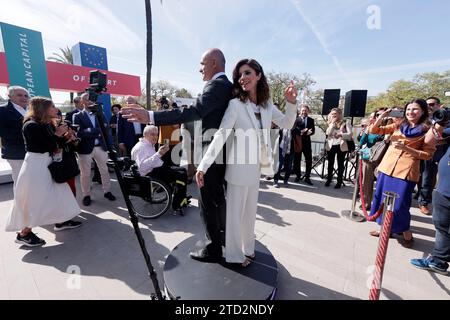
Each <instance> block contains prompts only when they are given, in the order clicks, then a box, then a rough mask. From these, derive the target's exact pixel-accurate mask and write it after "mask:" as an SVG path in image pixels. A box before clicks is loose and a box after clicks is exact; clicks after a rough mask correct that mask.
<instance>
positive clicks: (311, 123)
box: [293, 117, 316, 146]
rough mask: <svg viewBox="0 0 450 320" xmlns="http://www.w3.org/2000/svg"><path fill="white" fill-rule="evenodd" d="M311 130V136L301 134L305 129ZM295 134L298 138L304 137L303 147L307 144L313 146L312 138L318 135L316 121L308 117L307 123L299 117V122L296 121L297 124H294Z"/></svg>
mask: <svg viewBox="0 0 450 320" xmlns="http://www.w3.org/2000/svg"><path fill="white" fill-rule="evenodd" d="M306 128H308V129H311V130H312V133H311V134H310V135H307V134H301V132H302V130H303V129H306ZM293 133H294V134H295V135H297V136H301V137H302V144H303V146H304V145H305V144H311V136H312V135H313V134H314V133H316V125H315V124H314V119H313V118H310V117H307V118H306V123H305V121H304V120H303V119H302V117H298V118H297V120H295V124H294V130H293Z"/></svg>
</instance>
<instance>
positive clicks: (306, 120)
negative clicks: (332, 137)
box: [293, 105, 316, 186]
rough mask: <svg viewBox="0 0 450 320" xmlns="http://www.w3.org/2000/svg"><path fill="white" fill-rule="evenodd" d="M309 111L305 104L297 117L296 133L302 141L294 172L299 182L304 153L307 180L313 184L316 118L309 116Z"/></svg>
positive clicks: (295, 160) (296, 154)
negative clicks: (311, 177)
mask: <svg viewBox="0 0 450 320" xmlns="http://www.w3.org/2000/svg"><path fill="white" fill-rule="evenodd" d="M309 112H310V109H309V107H308V106H307V105H303V106H302V107H301V109H300V116H299V117H298V118H297V120H296V121H295V125H294V130H293V132H294V135H296V136H297V137H300V138H301V141H302V147H301V152H298V153H297V152H296V153H295V156H294V173H295V174H296V175H297V177H296V178H295V182H299V181H300V179H301V177H300V166H301V161H302V153H303V154H304V155H305V162H306V172H305V182H306V183H307V184H309V185H311V186H312V185H313V183H312V182H311V179H310V176H311V167H312V150H311V136H312V135H313V134H314V133H315V132H316V129H315V128H316V126H315V124H314V119H313V118H310V117H309V116H308V115H309Z"/></svg>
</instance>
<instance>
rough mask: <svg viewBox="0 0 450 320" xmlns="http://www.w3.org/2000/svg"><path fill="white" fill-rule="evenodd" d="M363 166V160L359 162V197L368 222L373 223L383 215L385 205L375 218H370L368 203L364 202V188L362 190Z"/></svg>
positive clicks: (382, 205)
mask: <svg viewBox="0 0 450 320" xmlns="http://www.w3.org/2000/svg"><path fill="white" fill-rule="evenodd" d="M362 164H363V162H362V159H360V160H359V197H360V199H361V206H362V211H363V214H364V217H365V218H366V220H367V221H370V222H372V221H375V220H377V219H378V218H379V217H380V216H381V215H382V214H383V209H384V203H383V202H382V203H381V205H380V208H379V209H378V211H377V212H376V213H375V214H374V215H373V216H370V217H369V214H368V213H367V209H366V201H365V200H364V192H363V188H362V179H363V170H362Z"/></svg>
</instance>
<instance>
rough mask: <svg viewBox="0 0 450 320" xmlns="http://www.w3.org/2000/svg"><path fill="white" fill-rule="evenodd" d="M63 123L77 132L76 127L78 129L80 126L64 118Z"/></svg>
mask: <svg viewBox="0 0 450 320" xmlns="http://www.w3.org/2000/svg"><path fill="white" fill-rule="evenodd" d="M64 123H65V124H66V125H67V126H68V127H69V128H70V129H72V130H73V131H75V132H78V129H80V126H79V125H78V124H72V122H71V121H69V120H64Z"/></svg>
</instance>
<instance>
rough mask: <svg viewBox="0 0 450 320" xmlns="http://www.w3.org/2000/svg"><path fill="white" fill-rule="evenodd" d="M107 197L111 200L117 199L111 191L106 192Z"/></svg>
mask: <svg viewBox="0 0 450 320" xmlns="http://www.w3.org/2000/svg"><path fill="white" fill-rule="evenodd" d="M104 197H105V198H106V199H108V200H109V201H114V200H116V197H114V196H113V194H112V193H111V192H107V193H105V196H104Z"/></svg>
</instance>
